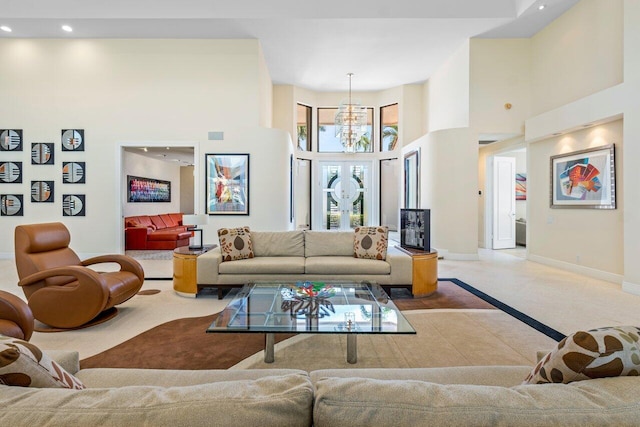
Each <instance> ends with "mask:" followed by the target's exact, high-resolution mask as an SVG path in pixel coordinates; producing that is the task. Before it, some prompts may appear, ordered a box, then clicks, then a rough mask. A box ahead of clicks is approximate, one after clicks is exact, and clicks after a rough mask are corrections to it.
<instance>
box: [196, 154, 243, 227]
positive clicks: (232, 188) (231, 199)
mask: <svg viewBox="0 0 640 427" xmlns="http://www.w3.org/2000/svg"><path fill="white" fill-rule="evenodd" d="M205 163H206V165H207V168H206V170H207V171H206V174H207V176H206V181H207V193H206V194H207V200H206V202H207V213H208V214H209V215H249V154H206V155H205Z"/></svg>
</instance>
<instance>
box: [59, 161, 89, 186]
mask: <svg viewBox="0 0 640 427" xmlns="http://www.w3.org/2000/svg"><path fill="white" fill-rule="evenodd" d="M85 174H86V166H85V162H62V183H63V184H84V183H86V178H85Z"/></svg>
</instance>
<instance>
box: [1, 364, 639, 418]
mask: <svg viewBox="0 0 640 427" xmlns="http://www.w3.org/2000/svg"><path fill="white" fill-rule="evenodd" d="M48 354H49V355H50V356H52V357H53V358H54V359H56V360H57V361H58V362H59V363H60V364H61V365H62V366H63V367H64V368H65V369H66V370H67V371H69V372H70V373H72V374H75V376H76V377H77V378H79V379H80V380H81V381H82V382H83V383H84V384H85V385H86V386H87V388H86V389H84V390H67V389H36V388H22V387H8V386H0V407H2V410H1V411H0V425H11V426H34V425H47V426H67V425H92V426H93V425H95V426H97V425H104V426H123V425H136V426H137V425H149V426H172V427H173V426H250V425H261V426H310V425H314V426H316V427H323V426H332V427H336V426H350V427H354V426H356V427H357V426H372V425H394V426H412V427H413V426H458V425H464V426H495V425H505V426H507V425H508V426H547V425H548V426H557V425H562V426H581V427H582V426H596V425H597V426H607V425H611V426H617V427H619V426H637V425H640V378H639V377H618V378H606V379H597V380H588V381H578V382H574V383H571V384H568V385H564V384H545V385H519V384H520V383H521V382H522V380H523V379H524V378H525V377H526V376H527V374H528V373H529V371H530V370H531V367H529V366H491V367H487V366H478V367H450V368H423V369H348V370H346V369H334V370H319V371H312V372H311V373H307V372H304V371H299V370H292V369H267V370H259V369H256V370H205V371H173V370H153V369H82V370H79V369H78V366H79V365H78V356H77V353H75V352H48Z"/></svg>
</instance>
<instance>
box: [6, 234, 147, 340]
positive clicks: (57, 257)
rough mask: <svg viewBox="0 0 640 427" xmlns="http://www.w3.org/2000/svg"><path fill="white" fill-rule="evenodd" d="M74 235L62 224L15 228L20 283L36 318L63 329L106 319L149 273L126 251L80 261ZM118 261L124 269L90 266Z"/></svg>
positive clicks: (135, 290) (131, 294)
mask: <svg viewBox="0 0 640 427" xmlns="http://www.w3.org/2000/svg"><path fill="white" fill-rule="evenodd" d="M70 241H71V236H70V234H69V230H68V229H67V227H65V226H64V224H62V223H59V222H52V223H44V224H30V225H19V226H17V227H16V229H15V256H16V267H17V270H18V277H19V278H20V281H19V282H18V285H19V286H21V287H22V290H23V291H24V294H25V296H26V297H27V301H28V303H29V307H30V308H31V311H32V312H33V317H35V318H36V319H37V320H39V321H40V322H42V323H45V324H47V325H49V326H53V327H55V328H60V329H73V328H79V327H83V326H86V325H87V324H94V323H99V322H100V321H103V320H104V319H105V318H111V317H113V316H114V315H115V314H116V313H117V309H116V308H115V306H116V305H117V304H121V303H123V302H125V301H126V300H128V299H129V298H131V297H133V296H134V295H135V294H136V293H137V292H138V291H139V290H140V288H141V287H142V283H143V282H144V271H143V270H142V267H141V266H140V264H139V263H138V262H137V261H136V260H134V259H133V258H131V257H128V256H125V255H102V256H98V257H93V258H90V259H87V260H84V261H81V260H80V258H79V257H78V255H76V253H75V252H74V251H73V250H71V249H70V248H69V242H70ZM99 263H117V264H119V265H120V270H119V271H114V272H106V273H102V272H96V271H95V270H93V269H91V268H88V267H87V266H89V265H93V264H99Z"/></svg>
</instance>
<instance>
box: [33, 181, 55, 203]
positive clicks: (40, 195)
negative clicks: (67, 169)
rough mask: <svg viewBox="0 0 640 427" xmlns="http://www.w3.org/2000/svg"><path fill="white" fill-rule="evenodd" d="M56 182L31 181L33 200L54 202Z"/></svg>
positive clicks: (36, 201) (35, 201)
mask: <svg viewBox="0 0 640 427" xmlns="http://www.w3.org/2000/svg"><path fill="white" fill-rule="evenodd" d="M54 189H55V183H54V182H53V181H31V201H32V202H34V203H53V198H54V194H55V192H54Z"/></svg>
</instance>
